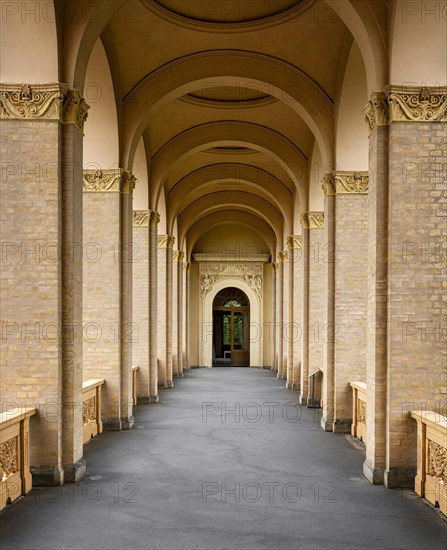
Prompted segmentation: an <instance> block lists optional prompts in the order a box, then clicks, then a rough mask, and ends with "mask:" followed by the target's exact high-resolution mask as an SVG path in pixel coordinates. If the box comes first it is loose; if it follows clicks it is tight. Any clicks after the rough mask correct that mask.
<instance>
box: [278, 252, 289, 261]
mask: <svg viewBox="0 0 447 550" xmlns="http://www.w3.org/2000/svg"><path fill="white" fill-rule="evenodd" d="M276 261H277V263H284V262H287V252H286V251H285V250H280V251H279V252H278V254H277V256H276Z"/></svg>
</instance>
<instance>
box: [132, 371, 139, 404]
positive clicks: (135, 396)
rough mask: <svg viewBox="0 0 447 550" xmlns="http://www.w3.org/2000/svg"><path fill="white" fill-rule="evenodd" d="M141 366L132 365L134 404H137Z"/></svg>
mask: <svg viewBox="0 0 447 550" xmlns="http://www.w3.org/2000/svg"><path fill="white" fill-rule="evenodd" d="M139 368H140V367H132V405H133V406H134V407H135V405H136V404H137V371H138V369H139Z"/></svg>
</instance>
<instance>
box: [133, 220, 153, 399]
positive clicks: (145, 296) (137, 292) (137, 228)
mask: <svg viewBox="0 0 447 550" xmlns="http://www.w3.org/2000/svg"><path fill="white" fill-rule="evenodd" d="M150 214H151V211H150V210H134V213H133V243H134V249H135V251H136V257H137V260H138V261H137V262H135V263H134V265H133V284H132V294H133V296H132V323H133V325H134V327H135V328H136V338H135V340H136V341H135V342H134V343H133V346H132V366H138V367H139V368H138V372H137V388H136V389H137V403H138V404H139V405H145V404H149V403H150V402H151V399H150V390H149V387H150V384H149V380H150V372H149V218H150Z"/></svg>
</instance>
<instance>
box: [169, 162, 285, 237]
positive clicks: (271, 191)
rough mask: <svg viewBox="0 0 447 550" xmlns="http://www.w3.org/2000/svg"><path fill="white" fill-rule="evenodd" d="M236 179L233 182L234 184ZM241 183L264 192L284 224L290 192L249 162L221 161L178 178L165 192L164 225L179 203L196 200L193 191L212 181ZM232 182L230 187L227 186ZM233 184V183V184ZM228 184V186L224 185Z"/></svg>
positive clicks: (213, 184) (208, 186)
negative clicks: (280, 215) (166, 197)
mask: <svg viewBox="0 0 447 550" xmlns="http://www.w3.org/2000/svg"><path fill="white" fill-rule="evenodd" d="M235 182H236V184H235ZM241 183H242V184H244V185H245V186H247V187H248V189H249V190H251V189H258V190H259V191H260V192H261V194H262V195H261V196H263V195H265V196H268V197H269V199H270V200H271V201H272V203H273V204H275V206H276V208H277V209H278V210H280V211H281V213H282V215H283V216H284V219H285V220H286V221H287V224H289V223H290V220H291V218H292V199H293V196H292V193H291V192H290V190H289V189H288V188H287V186H286V185H285V184H284V183H283V182H282V181H281V180H279V179H278V178H276V177H275V176H273V174H270V173H269V172H266V171H265V170H262V169H261V168H259V167H257V166H252V165H249V164H237V163H222V164H213V165H207V166H204V167H202V168H199V169H198V170H195V171H194V172H191V173H189V174H188V175H186V176H185V177H184V178H182V179H181V180H180V181H179V182H178V183H177V184H176V185H175V186H174V187H173V188H172V189H171V190H170V191H169V193H168V227H172V224H173V221H174V219H175V218H176V216H177V215H178V212H179V209H180V206H179V205H180V203H181V204H182V205H185V204H186V205H189V204H190V203H191V202H192V201H193V200H196V198H198V196H196V195H197V194H199V193H200V194H202V193H207V192H208V191H211V190H213V189H215V188H216V185H219V186H220V185H222V184H226V185H225V188H228V189H233V188H234V189H236V187H235V185H237V186H238V188H239V190H241V188H240V184H241ZM232 184H233V187H231V186H232ZM234 184H235V185H234ZM227 186H228V187H227Z"/></svg>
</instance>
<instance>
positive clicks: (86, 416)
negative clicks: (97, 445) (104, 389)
mask: <svg viewBox="0 0 447 550" xmlns="http://www.w3.org/2000/svg"><path fill="white" fill-rule="evenodd" d="M89 422H96V397H91V398H90V399H87V400H86V401H84V402H83V403H82V423H83V425H84V426H85V425H86V424H88V423H89Z"/></svg>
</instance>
